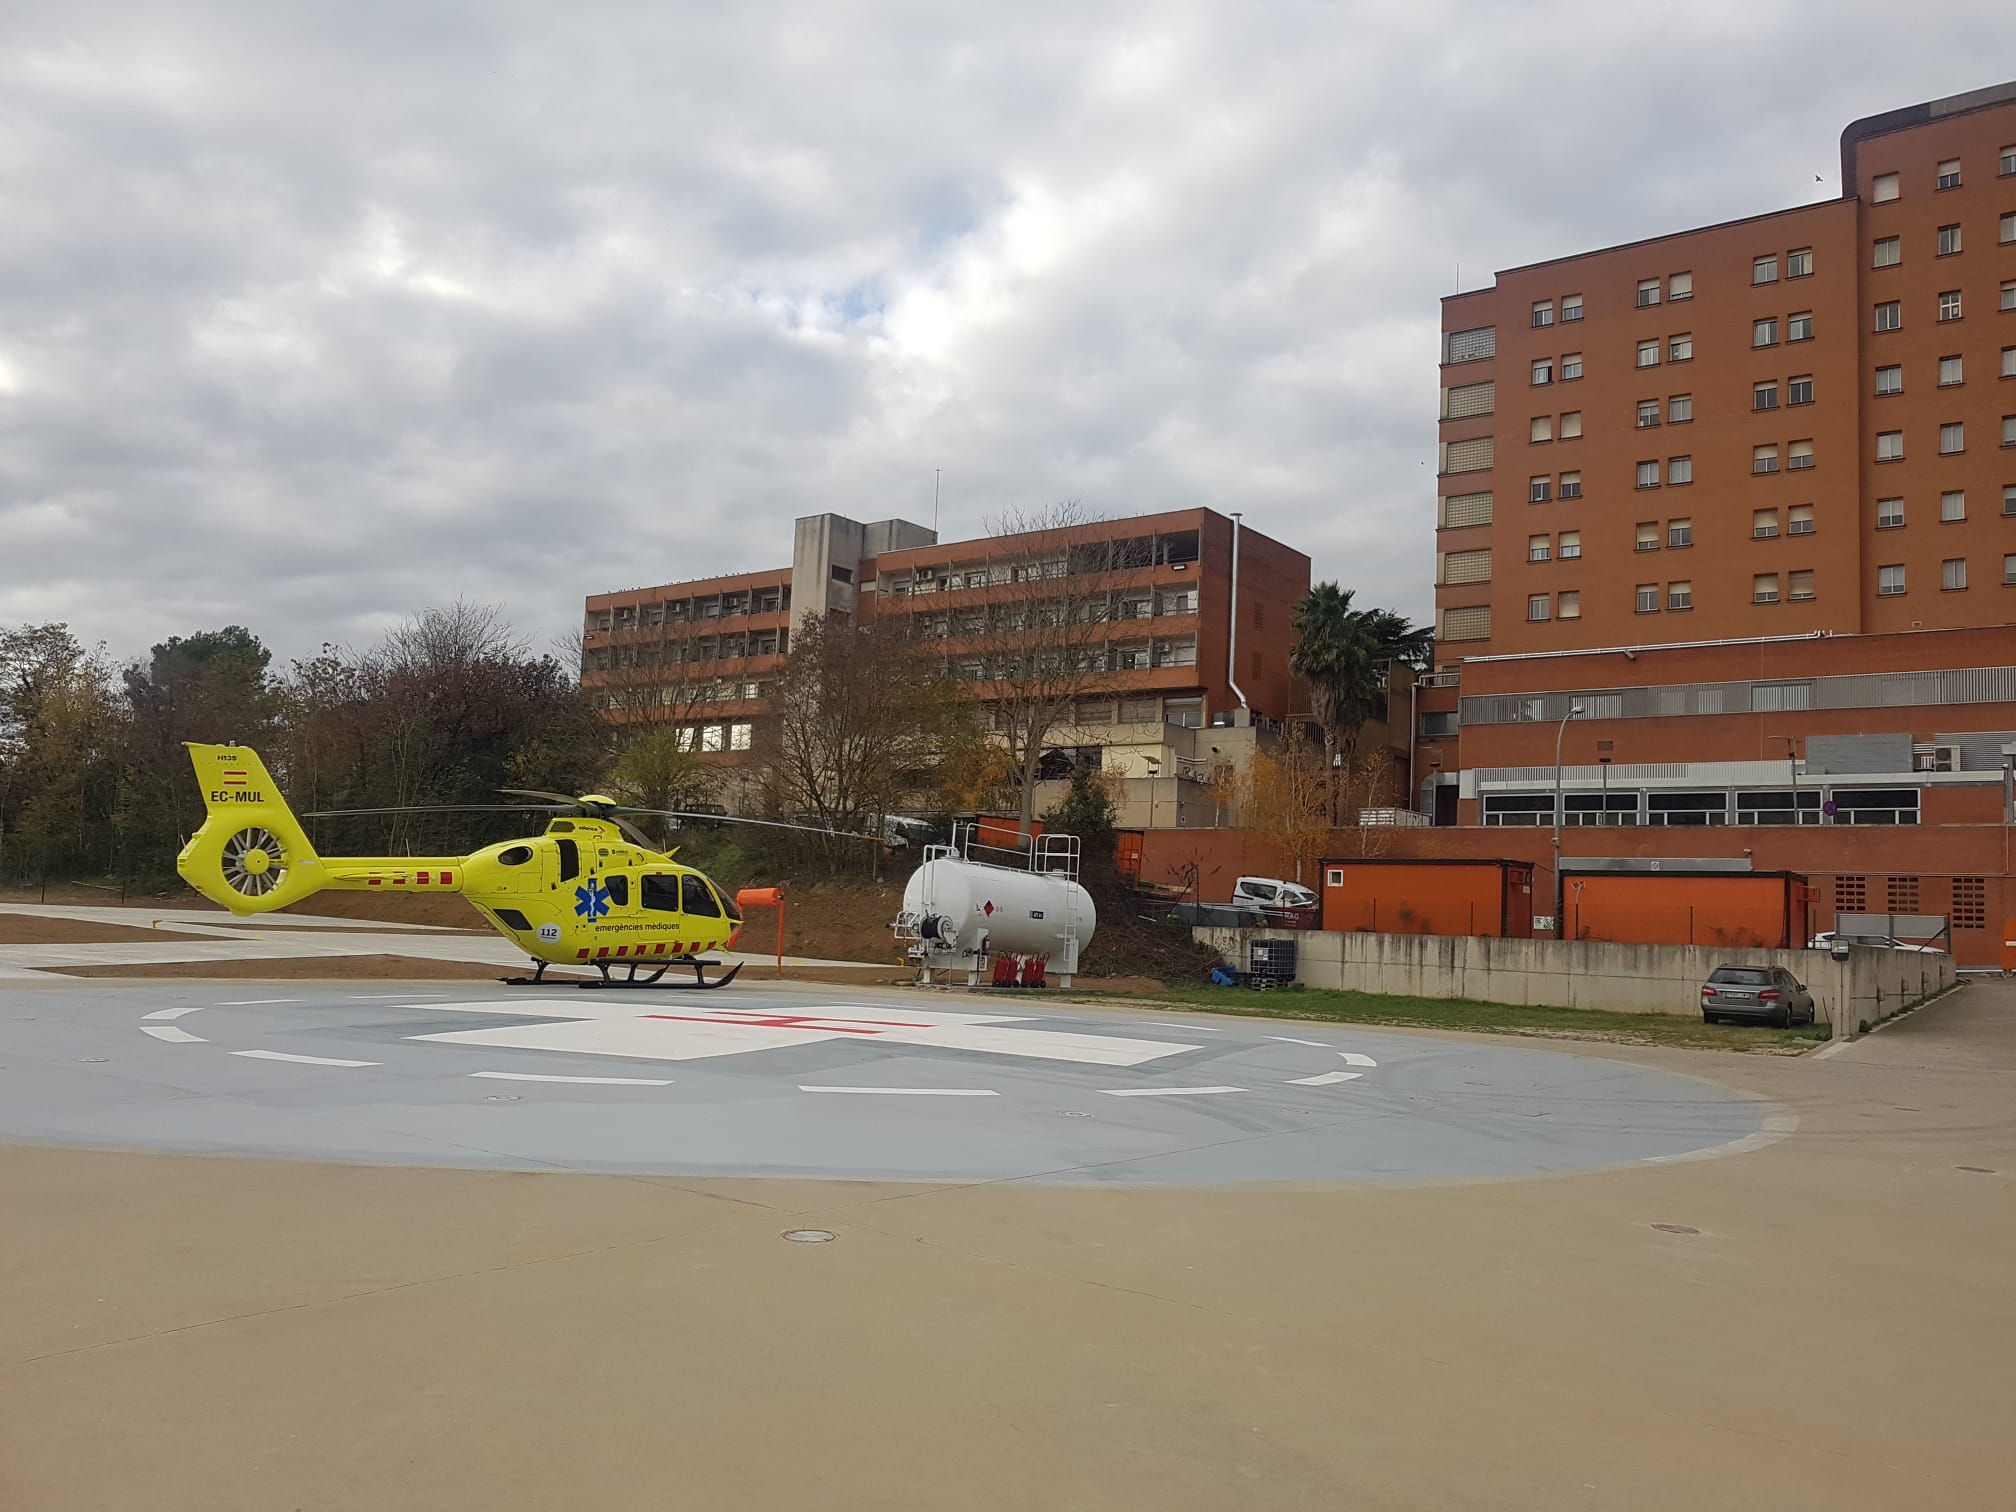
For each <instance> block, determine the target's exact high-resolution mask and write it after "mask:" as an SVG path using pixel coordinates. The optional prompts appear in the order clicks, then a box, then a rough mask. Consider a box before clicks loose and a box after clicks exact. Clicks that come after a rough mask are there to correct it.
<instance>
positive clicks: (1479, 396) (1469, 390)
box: [1442, 381, 1498, 420]
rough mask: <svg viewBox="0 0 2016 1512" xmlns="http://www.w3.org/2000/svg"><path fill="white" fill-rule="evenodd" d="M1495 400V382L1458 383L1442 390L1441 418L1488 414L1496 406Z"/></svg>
mask: <svg viewBox="0 0 2016 1512" xmlns="http://www.w3.org/2000/svg"><path fill="white" fill-rule="evenodd" d="M1497 400H1498V385H1497V384H1495V383H1492V382H1489V381H1486V382H1484V383H1459V384H1457V385H1456V386H1455V387H1453V388H1445V389H1444V390H1442V418H1443V419H1444V420H1467V419H1469V418H1470V417H1471V416H1472V415H1488V414H1490V413H1491V412H1492V411H1493V410H1494V409H1496V408H1497Z"/></svg>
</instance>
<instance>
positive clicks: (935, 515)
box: [931, 467, 945, 536]
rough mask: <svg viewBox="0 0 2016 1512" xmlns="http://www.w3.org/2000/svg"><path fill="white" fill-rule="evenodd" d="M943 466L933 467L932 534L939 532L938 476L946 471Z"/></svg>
mask: <svg viewBox="0 0 2016 1512" xmlns="http://www.w3.org/2000/svg"><path fill="white" fill-rule="evenodd" d="M944 470H945V469H944V468H942V467H934V468H932V469H931V534H933V535H934V536H935V535H936V534H938V477H939V474H940V473H942V472H944Z"/></svg>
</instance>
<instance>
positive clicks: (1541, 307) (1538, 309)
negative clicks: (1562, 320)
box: [1533, 299, 1554, 331]
mask: <svg viewBox="0 0 2016 1512" xmlns="http://www.w3.org/2000/svg"><path fill="white" fill-rule="evenodd" d="M1552 324H1554V301H1553V300H1551V299H1536V300H1534V301H1533V328H1534V329H1535V330H1536V331H1537V330H1538V329H1540V327H1542V326H1551V325H1552Z"/></svg>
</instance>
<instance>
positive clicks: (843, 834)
mask: <svg viewBox="0 0 2016 1512" xmlns="http://www.w3.org/2000/svg"><path fill="white" fill-rule="evenodd" d="M610 814H611V815H612V817H613V816H614V815H616V814H657V815H660V816H662V817H664V818H667V819H702V820H705V821H707V822H708V823H710V824H757V825H761V826H762V827H763V828H764V829H787V830H802V831H803V832H804V833H806V834H808V835H838V836H839V837H840V838H841V839H842V840H866V841H868V842H869V843H870V844H875V843H878V842H877V841H876V840H875V837H874V836H873V835H863V834H860V833H858V832H857V831H854V830H836V829H821V828H820V827H819V826H818V825H816V824H786V823H785V822H784V821H783V820H781V819H738V818H736V817H735V816H734V815H733V814H696V813H689V812H687V811H686V810H685V809H653V808H632V807H631V806H629V805H628V804H625V805H623V806H622V807H620V808H615V809H611V810H610Z"/></svg>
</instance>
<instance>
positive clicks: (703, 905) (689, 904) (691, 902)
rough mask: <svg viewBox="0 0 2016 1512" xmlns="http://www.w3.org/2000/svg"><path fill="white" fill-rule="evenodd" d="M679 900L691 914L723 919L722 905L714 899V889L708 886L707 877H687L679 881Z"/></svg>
mask: <svg viewBox="0 0 2016 1512" xmlns="http://www.w3.org/2000/svg"><path fill="white" fill-rule="evenodd" d="M679 898H680V901H681V902H683V903H684V904H685V905H686V912H687V913H689V914H702V915H704V916H706V917H707V918H710V919H718V918H720V917H721V904H720V903H719V901H717V900H716V898H715V897H714V889H713V888H711V887H709V886H708V885H707V879H706V878H705V877H695V876H692V875H690V874H689V875H687V876H684V877H681V878H680V879H679Z"/></svg>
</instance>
